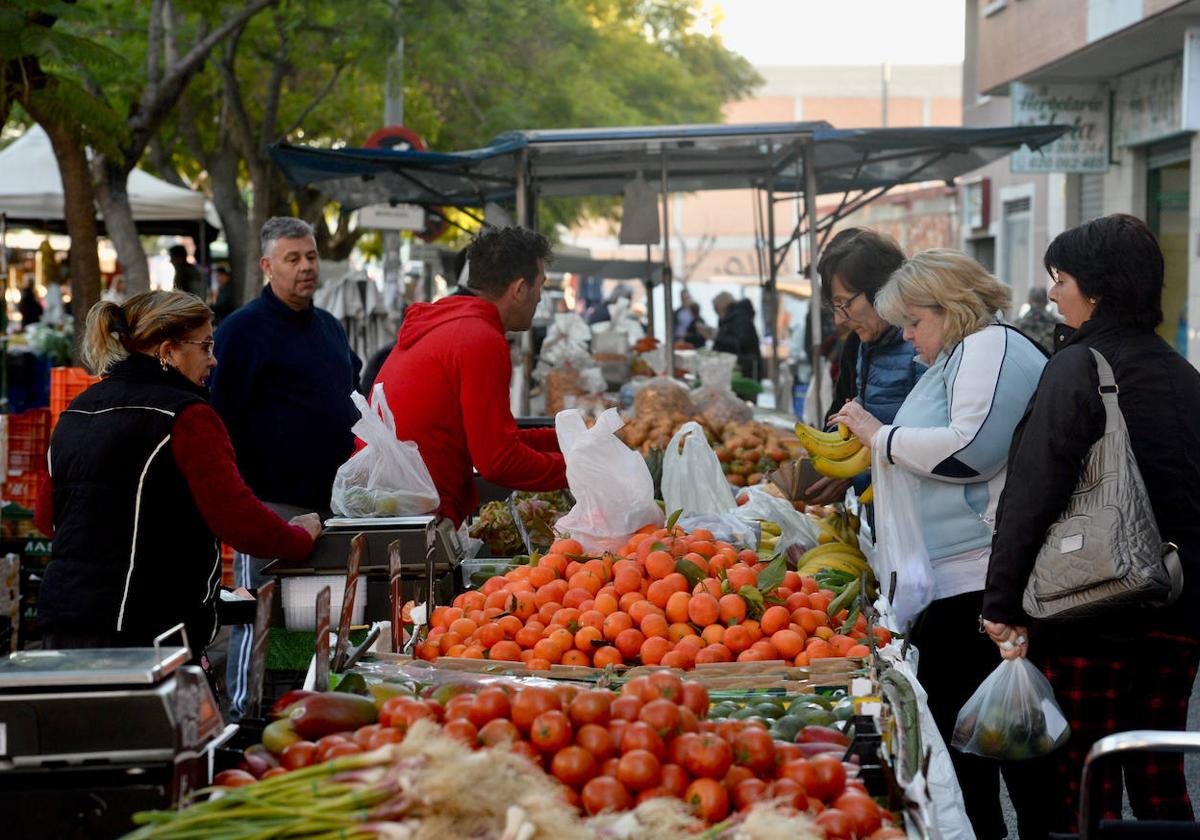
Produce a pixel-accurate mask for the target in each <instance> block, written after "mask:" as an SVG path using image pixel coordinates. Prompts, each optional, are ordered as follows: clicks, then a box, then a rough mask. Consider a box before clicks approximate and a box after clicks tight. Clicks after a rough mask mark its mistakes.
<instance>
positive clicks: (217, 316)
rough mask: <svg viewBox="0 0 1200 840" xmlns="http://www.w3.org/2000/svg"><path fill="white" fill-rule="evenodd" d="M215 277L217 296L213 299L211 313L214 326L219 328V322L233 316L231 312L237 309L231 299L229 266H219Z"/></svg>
mask: <svg viewBox="0 0 1200 840" xmlns="http://www.w3.org/2000/svg"><path fill="white" fill-rule="evenodd" d="M216 276H217V294H216V296H215V297H214V298H213V302H212V311H213V320H214V321H215V323H216V325H217V326H218V327H219V326H221V322H222V321H224V320H225V319H226V318H228V317H229V316H230V315H232V314H233V310H235V309H237V303H236V302H235V301H234V299H233V283H232V278H231V277H230V275H229V266H227V265H224V264H222V265H219V266H217V269H216Z"/></svg>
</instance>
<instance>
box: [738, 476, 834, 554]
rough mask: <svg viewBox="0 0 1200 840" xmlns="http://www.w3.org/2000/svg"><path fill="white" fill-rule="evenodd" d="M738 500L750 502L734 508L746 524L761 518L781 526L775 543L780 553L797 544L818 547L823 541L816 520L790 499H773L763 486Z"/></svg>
mask: <svg viewBox="0 0 1200 840" xmlns="http://www.w3.org/2000/svg"><path fill="white" fill-rule="evenodd" d="M737 498H738V501H739V502H740V501H741V500H742V499H745V500H746V501H745V504H739V505H738V506H737V507H736V508H734V511H733V512H734V515H735V516H737V517H738V518H740V519H742V520H744V521H746V522H757V521H758V520H760V519H761V520H766V521H768V522H774V523H775V524H776V525H778V526H779V530H780V532H781V533H780V535H779V540H778V541H777V542H776V543H775V549H776V550H777V551H786V550H787V548H788V547H789V546H793V545H798V546H802V547H803V548H805V549H809V548H815V547H816V546H817V543H818V542H820V536H821V532H820V529H818V528H817V523H816V521H815V520H814V519H813V518H812V517H811V516H806V515H805V514H803V513H801V512H800V511H798V510H796V508H794V507H793V506H792V503H791V502H789V501H787V500H786V499H781V498H779V497H778V496H772V495H771V494H770V493H768V492H767V491H766V490H764V489H763V488H762V487H747V488H746V489H744V490H741V491H739V492H738V495H737Z"/></svg>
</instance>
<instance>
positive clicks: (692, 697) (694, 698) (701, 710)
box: [683, 682, 708, 718]
mask: <svg viewBox="0 0 1200 840" xmlns="http://www.w3.org/2000/svg"><path fill="white" fill-rule="evenodd" d="M683 705H685V706H687V707H688V708H689V709H691V710H692V713H693V714H695V715H696V717H698V718H704V717H707V716H708V689H707V688H705V687H704V686H703V685H701V684H700V683H697V682H685V683H684V684H683Z"/></svg>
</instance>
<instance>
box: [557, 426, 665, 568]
mask: <svg viewBox="0 0 1200 840" xmlns="http://www.w3.org/2000/svg"><path fill="white" fill-rule="evenodd" d="M624 423H625V421H624V420H622V419H621V415H620V414H618V413H617V410H616V409H615V408H610V409H609V410H608V411H605V412H604V413H603V414H601V415H600V417H599V419H597V420H596V424H595V425H594V426H592V428H590V429H589V428H588V427H587V425H586V424H585V423H584V420H583V415H582V414H581V413H580V412H579V411H578V410H577V409H573V408H571V409H567V410H566V411H561V412H559V413H558V415H557V416H556V417H555V418H554V426H555V429H556V430H557V432H558V445H559V448H560V449H561V450H562V453H563V456H564V457H565V458H566V460H567V484H568V485H569V486H570V488H571V494H572V495H574V496H575V507H573V508H571V512H570V513H568V514H567V515H566V516H564V517H563V518H562V519H560V520H558V523H557V525H556V529H557V530H558V531H565V532H567V533H569V534H570V535H571V536H572V537H573V538H575V539H577V540H579V542H580V543H582V545H583V547H584V549H585V550H586V551H616V550H617V549H619V548H620V547H621V546H622V545H624V544H625V542H626V541H627V540H628V539H629V537H630V535H631V534H633V533H634V532H635V531H637V530H638V529H639V528H641V527H642V526H644V525H649V524H651V523H653V524H656V525H661V524H662V522H663V514H662V511H661V510H659V508H658V505H657V504H655V502H654V481H653V479H652V478H651V477H650V470H649V469H648V468H647V467H646V462H645V461H644V460H643V459H642V456H641V455H639V454H638V453H637V452H634V451H633V450H632V449H630V448H629V447H628V446H626V445H625V444H624V443H622V442H621V441H620V440H619V439H618V438H617V437H616V436H615V435H614V434H613V433H614V432H616V431H617V430H618V429H620V428H621V426H623V425H624Z"/></svg>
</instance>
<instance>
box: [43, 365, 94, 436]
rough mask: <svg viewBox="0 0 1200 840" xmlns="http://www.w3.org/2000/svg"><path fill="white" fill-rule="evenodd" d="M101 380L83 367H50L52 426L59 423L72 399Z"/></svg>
mask: <svg viewBox="0 0 1200 840" xmlns="http://www.w3.org/2000/svg"><path fill="white" fill-rule="evenodd" d="M99 381H100V377H99V376H92V375H91V374H90V373H88V372H87V371H86V370H84V369H83V368H81V367H56V368H50V428H51V429H53V428H54V426H55V424H56V423H58V415H60V414H62V413H63V412H64V411H65V410H66V408H67V406H69V405H70V404H71V400H73V399H75V398H76V397H77V396H79V395H80V394H81V393H83V392H84V391H85V390H87V389H88V388H89V387H90V386H92V385H95V384H96V383H97V382H99Z"/></svg>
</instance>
